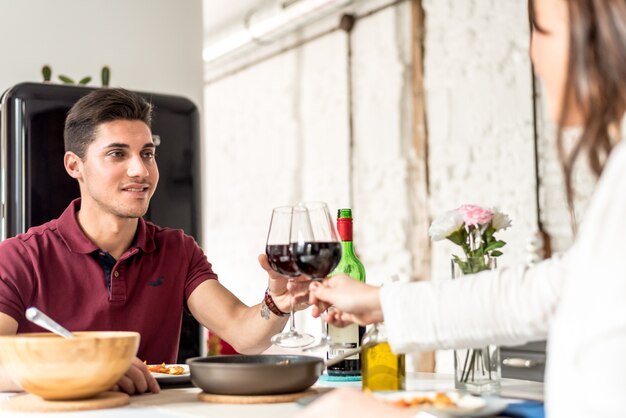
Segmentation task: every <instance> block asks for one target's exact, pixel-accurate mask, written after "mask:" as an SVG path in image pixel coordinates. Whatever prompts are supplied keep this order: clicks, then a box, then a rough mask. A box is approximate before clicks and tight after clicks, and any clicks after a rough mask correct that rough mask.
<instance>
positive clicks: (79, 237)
mask: <svg viewBox="0 0 626 418" xmlns="http://www.w3.org/2000/svg"><path fill="white" fill-rule="evenodd" d="M79 209H80V198H78V199H74V200H73V201H72V202H71V203H70V205H69V206H68V207H67V208H66V209H65V211H64V212H63V213H62V214H61V216H60V217H59V219H58V223H57V228H58V230H59V234H61V237H62V238H63V241H64V242H65V245H67V247H68V248H69V249H70V250H71V251H72V252H75V253H82V254H90V253H92V252H94V251H98V250H99V248H98V247H97V246H96V244H94V243H93V242H92V241H91V240H90V239H89V238H88V237H87V236H86V235H85V233H84V232H83V230H82V229H81V227H80V225H79V224H78V219H77V218H76V212H78V210H79ZM133 246H134V247H136V248H139V249H141V250H142V251H143V252H145V253H151V252H152V251H154V250H155V248H156V244H155V242H154V236H153V234H151V233H150V232H149V231H148V229H147V228H146V221H144V220H143V218H139V221H138V222H137V232H136V233H135V239H134V244H133Z"/></svg>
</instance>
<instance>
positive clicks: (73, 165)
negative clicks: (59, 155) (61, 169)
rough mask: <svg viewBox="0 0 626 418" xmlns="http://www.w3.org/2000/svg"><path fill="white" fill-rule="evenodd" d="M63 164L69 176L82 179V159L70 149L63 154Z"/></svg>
mask: <svg viewBox="0 0 626 418" xmlns="http://www.w3.org/2000/svg"><path fill="white" fill-rule="evenodd" d="M63 165H64V166H65V171H67V174H69V175H70V177H72V178H75V179H77V180H80V179H82V173H81V169H82V167H83V161H82V160H81V159H80V157H79V156H78V155H76V154H74V153H73V152H72V151H67V152H66V153H65V155H64V156H63Z"/></svg>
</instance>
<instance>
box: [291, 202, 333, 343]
mask: <svg viewBox="0 0 626 418" xmlns="http://www.w3.org/2000/svg"><path fill="white" fill-rule="evenodd" d="M297 208H305V210H304V211H301V210H299V211H297V212H294V216H293V221H292V225H291V229H292V251H293V255H294V258H295V262H296V266H297V267H298V270H299V271H300V273H302V274H304V275H306V276H308V277H310V278H311V280H322V279H323V278H324V277H326V276H328V274H329V273H330V272H331V271H333V270H334V269H335V267H337V264H339V261H340V260H341V243H340V242H339V239H338V235H337V231H336V230H335V223H334V222H333V220H332V218H331V217H330V212H329V211H328V205H326V203H324V202H305V203H300V204H299V205H298V206H297ZM320 321H321V325H322V334H321V338H320V341H319V342H318V343H317V344H315V345H314V346H312V347H307V348H306V350H310V349H314V348H318V347H322V346H332V340H331V338H330V336H329V335H328V332H327V328H326V322H325V321H324V319H323V318H322V317H320Z"/></svg>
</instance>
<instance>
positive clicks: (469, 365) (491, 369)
mask: <svg viewBox="0 0 626 418" xmlns="http://www.w3.org/2000/svg"><path fill="white" fill-rule="evenodd" d="M451 264H452V278H453V279H458V278H461V277H462V276H464V275H466V274H474V273H479V272H481V271H484V270H491V269H495V268H496V260H495V258H490V257H476V258H469V259H461V258H455V259H452V260H451ZM501 378H502V377H501V372H500V348H499V347H498V346H497V345H493V344H492V345H486V346H483V347H475V348H470V349H467V350H454V387H455V388H456V389H459V390H463V391H467V392H469V393H474V394H484V393H491V392H495V391H498V390H499V389H500V381H501Z"/></svg>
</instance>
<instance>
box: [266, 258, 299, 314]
mask: <svg viewBox="0 0 626 418" xmlns="http://www.w3.org/2000/svg"><path fill="white" fill-rule="evenodd" d="M259 264H260V265H261V268H263V270H265V271H266V272H267V275H268V277H269V285H268V286H269V289H270V294H271V295H272V299H273V300H274V303H275V304H276V306H277V307H278V309H280V310H281V311H283V312H289V311H290V310H291V298H292V297H293V304H294V310H296V311H300V310H302V309H306V308H307V307H308V306H309V283H310V282H311V281H310V279H308V278H306V277H304V276H297V277H295V278H294V277H292V278H291V280H289V279H290V277H288V276H284V275H282V274H280V273H276V272H275V271H274V270H272V267H271V266H270V263H269V261H268V260H267V256H266V255H265V254H261V255H259Z"/></svg>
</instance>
